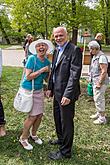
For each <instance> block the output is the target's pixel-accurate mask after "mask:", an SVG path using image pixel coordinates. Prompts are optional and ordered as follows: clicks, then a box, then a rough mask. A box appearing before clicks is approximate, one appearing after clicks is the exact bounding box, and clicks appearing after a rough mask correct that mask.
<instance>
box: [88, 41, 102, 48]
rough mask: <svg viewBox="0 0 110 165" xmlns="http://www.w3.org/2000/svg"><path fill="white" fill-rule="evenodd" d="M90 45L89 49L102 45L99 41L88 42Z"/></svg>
mask: <svg viewBox="0 0 110 165" xmlns="http://www.w3.org/2000/svg"><path fill="white" fill-rule="evenodd" d="M88 47H89V49H90V48H97V49H100V45H99V44H98V42H97V41H90V42H89V44H88Z"/></svg>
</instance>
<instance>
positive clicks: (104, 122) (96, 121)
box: [93, 117, 107, 124]
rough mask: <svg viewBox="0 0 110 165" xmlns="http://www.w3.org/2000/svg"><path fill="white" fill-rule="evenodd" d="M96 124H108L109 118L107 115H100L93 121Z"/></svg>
mask: <svg viewBox="0 0 110 165" xmlns="http://www.w3.org/2000/svg"><path fill="white" fill-rule="evenodd" d="M93 123H94V124H106V123H107V120H106V118H105V117H99V118H98V119H96V120H94V121H93Z"/></svg>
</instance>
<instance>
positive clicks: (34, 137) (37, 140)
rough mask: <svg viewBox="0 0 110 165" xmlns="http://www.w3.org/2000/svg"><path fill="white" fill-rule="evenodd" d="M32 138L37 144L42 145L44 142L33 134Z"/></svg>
mask: <svg viewBox="0 0 110 165" xmlns="http://www.w3.org/2000/svg"><path fill="white" fill-rule="evenodd" d="M30 137H31V139H32V140H34V142H35V143H37V144H40V145H41V144H42V143H43V141H42V140H41V139H40V138H38V136H33V135H32V134H30Z"/></svg>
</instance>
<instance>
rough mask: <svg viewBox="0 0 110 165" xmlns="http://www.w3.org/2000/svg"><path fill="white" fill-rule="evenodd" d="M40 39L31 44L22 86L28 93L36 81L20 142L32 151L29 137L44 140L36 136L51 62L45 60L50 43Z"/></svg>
mask: <svg viewBox="0 0 110 165" xmlns="http://www.w3.org/2000/svg"><path fill="white" fill-rule="evenodd" d="M47 41H48V40H44V39H39V40H37V41H34V42H32V43H31V44H30V47H29V50H30V51H31V53H32V54H34V53H35V52H36V54H34V55H31V56H29V58H28V60H27V63H26V65H25V76H24V78H23V80H22V83H21V86H22V88H23V89H25V90H26V91H27V92H28V90H32V79H34V94H33V108H32V110H31V112H29V114H28V117H27V118H26V120H25V121H24V128H23V132H22V135H21V136H20V139H19V142H20V143H21V145H22V146H23V147H24V148H25V149H26V150H32V149H33V146H32V145H31V144H30V143H29V142H28V138H29V136H30V137H31V139H32V140H33V141H34V142H35V143H37V144H42V140H41V139H40V138H39V137H38V136H37V135H36V132H37V130H38V128H39V126H40V123H41V120H42V116H43V112H44V92H43V80H45V79H46V78H48V75H49V70H50V62H49V60H48V59H47V58H45V55H46V52H47V51H48V50H49V49H50V44H49V43H51V42H50V41H48V42H47Z"/></svg>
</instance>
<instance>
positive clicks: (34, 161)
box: [0, 67, 110, 165]
mask: <svg viewBox="0 0 110 165" xmlns="http://www.w3.org/2000/svg"><path fill="white" fill-rule="evenodd" d="M21 75H22V69H21V68H16V67H3V74H2V85H1V87H2V88H1V93H2V101H3V105H4V110H5V115H6V120H7V124H6V129H7V135H6V137H1V138H0V165H110V119H109V116H110V87H109V88H108V90H107V92H106V113H107V116H108V123H107V124H106V125H99V126H96V125H94V124H93V123H92V120H90V119H89V116H90V115H91V114H92V113H94V112H95V107H94V102H93V101H92V98H90V97H89V96H87V94H86V85H87V84H86V82H85V81H84V80H83V79H81V90H82V94H81V96H80V99H79V101H77V102H76V115H75V119H74V120H75V137H74V143H73V154H72V158H71V159H65V160H60V161H52V160H49V159H48V157H47V155H48V153H49V152H50V151H54V150H57V149H58V146H50V145H49V144H48V140H49V139H50V138H56V134H55V128H54V122H53V114H52V99H49V100H48V99H46V98H45V114H44V117H43V121H42V124H41V126H40V128H39V131H38V135H39V136H40V137H41V138H42V139H43V141H44V143H43V145H41V146H39V145H37V144H34V143H33V142H32V141H31V144H32V145H33V146H34V149H33V150H32V151H26V150H24V149H23V148H22V146H21V145H20V144H19V142H18V139H19V136H20V134H21V131H22V127H23V121H24V119H25V117H26V114H22V113H19V112H16V111H15V109H14V108H13V98H14V96H15V94H16V92H17V90H18V87H19V82H20V78H21Z"/></svg>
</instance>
